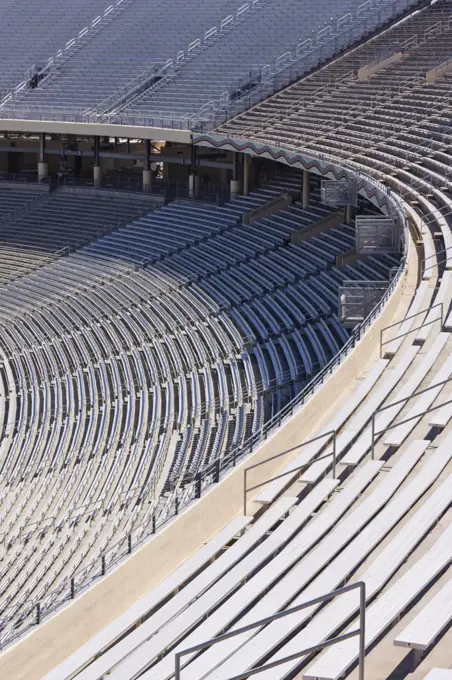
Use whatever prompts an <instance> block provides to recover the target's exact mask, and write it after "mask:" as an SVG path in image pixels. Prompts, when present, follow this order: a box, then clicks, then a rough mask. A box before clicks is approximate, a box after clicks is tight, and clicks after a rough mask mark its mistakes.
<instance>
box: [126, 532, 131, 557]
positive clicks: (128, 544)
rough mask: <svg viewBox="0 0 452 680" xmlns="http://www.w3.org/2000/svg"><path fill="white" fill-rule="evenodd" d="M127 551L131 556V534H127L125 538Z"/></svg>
mask: <svg viewBox="0 0 452 680" xmlns="http://www.w3.org/2000/svg"><path fill="white" fill-rule="evenodd" d="M127 550H128V553H129V555H131V554H132V534H129V535H128V536H127Z"/></svg>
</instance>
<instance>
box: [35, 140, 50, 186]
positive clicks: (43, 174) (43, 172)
mask: <svg viewBox="0 0 452 680" xmlns="http://www.w3.org/2000/svg"><path fill="white" fill-rule="evenodd" d="M45 152H46V136H45V134H44V132H41V134H40V135H39V158H38V181H39V182H42V181H44V180H45V179H47V177H48V169H49V168H48V165H47V163H46V162H45Z"/></svg>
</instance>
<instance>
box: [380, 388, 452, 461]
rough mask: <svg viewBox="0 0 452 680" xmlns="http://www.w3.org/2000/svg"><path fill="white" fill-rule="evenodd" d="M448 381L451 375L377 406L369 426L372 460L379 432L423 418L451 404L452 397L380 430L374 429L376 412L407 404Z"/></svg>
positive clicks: (382, 432)
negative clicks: (384, 404)
mask: <svg viewBox="0 0 452 680" xmlns="http://www.w3.org/2000/svg"><path fill="white" fill-rule="evenodd" d="M450 382H452V377H451V378H447V379H446V380H441V382H439V383H436V384H435V385H429V386H428V387H424V389H422V390H418V391H417V392H413V394H410V396H409V397H404V398H403V399H398V400H397V401H393V402H392V403H391V404H388V405H387V406H382V407H381V408H378V409H377V410H376V411H374V412H373V413H372V426H371V432H372V434H371V437H372V444H371V448H370V457H371V459H372V460H374V458H375V441H376V437H378V436H379V435H381V434H384V433H385V432H388V431H389V430H394V429H395V428H397V427H399V426H400V425H405V423H410V422H411V421H413V420H416V419H418V420H420V419H421V418H423V417H424V416H425V415H427V413H431V412H432V411H438V410H439V409H441V408H443V407H444V406H448V405H449V404H452V399H448V400H447V401H443V402H442V403H441V404H437V405H436V406H430V407H429V408H427V409H425V411H420V412H419V413H416V415H414V416H410V417H409V418H405V419H404V420H401V421H400V422H398V423H395V424H394V423H392V424H391V425H387V426H386V427H383V428H382V429H381V430H375V420H376V417H377V415H378V413H382V412H383V411H387V410H388V409H390V408H394V406H398V405H399V404H403V405H405V404H407V403H408V402H409V401H411V399H414V398H415V397H419V396H420V395H421V394H425V393H426V392H430V390H434V389H436V388H437V387H440V388H442V387H444V385H448V384H449V383H450Z"/></svg>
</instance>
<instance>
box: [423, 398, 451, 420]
mask: <svg viewBox="0 0 452 680" xmlns="http://www.w3.org/2000/svg"><path fill="white" fill-rule="evenodd" d="M449 399H452V395H448V396H447V397H445V398H444V401H449ZM451 418H452V402H451V403H450V404H446V405H445V406H443V407H442V408H439V409H438V410H437V411H434V412H433V413H432V414H431V416H430V419H429V422H428V424H429V425H430V426H431V427H441V428H444V427H446V425H447V423H448V422H449V420H451Z"/></svg>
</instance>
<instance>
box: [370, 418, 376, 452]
mask: <svg viewBox="0 0 452 680" xmlns="http://www.w3.org/2000/svg"><path fill="white" fill-rule="evenodd" d="M374 438H375V413H372V444H371V449H370V455H371V458H372V460H374V458H375V443H374Z"/></svg>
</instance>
